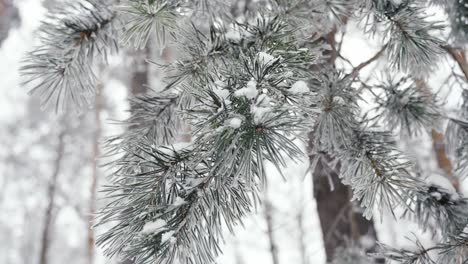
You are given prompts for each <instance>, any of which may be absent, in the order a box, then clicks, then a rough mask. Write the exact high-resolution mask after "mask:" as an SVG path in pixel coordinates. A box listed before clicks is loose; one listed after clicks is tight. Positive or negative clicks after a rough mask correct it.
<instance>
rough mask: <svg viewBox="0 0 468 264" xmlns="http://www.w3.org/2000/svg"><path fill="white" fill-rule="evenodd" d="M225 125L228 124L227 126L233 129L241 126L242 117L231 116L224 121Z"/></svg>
mask: <svg viewBox="0 0 468 264" xmlns="http://www.w3.org/2000/svg"><path fill="white" fill-rule="evenodd" d="M226 125H227V126H229V127H232V128H234V129H237V128H239V127H241V125H242V119H240V118H238V117H233V118H231V119H229V120H227V121H226Z"/></svg>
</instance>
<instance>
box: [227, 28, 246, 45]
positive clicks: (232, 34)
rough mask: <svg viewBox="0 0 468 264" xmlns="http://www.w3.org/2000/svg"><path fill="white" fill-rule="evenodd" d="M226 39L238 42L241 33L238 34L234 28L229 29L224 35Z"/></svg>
mask: <svg viewBox="0 0 468 264" xmlns="http://www.w3.org/2000/svg"><path fill="white" fill-rule="evenodd" d="M225 36H226V38H227V39H230V40H232V41H235V42H239V41H240V40H241V38H242V36H241V33H240V32H239V30H238V29H235V28H229V29H228V31H227V32H226V34H225Z"/></svg>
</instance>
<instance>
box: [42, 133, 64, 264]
mask: <svg viewBox="0 0 468 264" xmlns="http://www.w3.org/2000/svg"><path fill="white" fill-rule="evenodd" d="M64 137H65V131H64V130H63V131H61V132H60V134H59V136H58V144H57V151H56V152H57V157H56V159H55V162H54V168H53V172H52V176H51V178H50V180H49V185H48V191H47V197H48V205H47V208H46V211H45V214H44V226H43V229H42V236H41V245H40V251H39V264H47V263H48V260H47V254H48V249H49V245H50V229H51V225H52V219H53V211H54V206H55V193H56V192H55V189H56V187H57V179H58V175H59V173H60V167H61V166H62V160H63V152H64V147H65V142H64Z"/></svg>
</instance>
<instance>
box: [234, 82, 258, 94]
mask: <svg viewBox="0 0 468 264" xmlns="http://www.w3.org/2000/svg"><path fill="white" fill-rule="evenodd" d="M257 95H258V91H257V82H256V81H255V80H253V79H252V80H250V81H249V82H248V83H247V85H246V86H245V87H244V88H241V89H239V90H237V91H235V92H234V96H236V97H242V96H244V97H246V98H248V99H254V98H255V97H257Z"/></svg>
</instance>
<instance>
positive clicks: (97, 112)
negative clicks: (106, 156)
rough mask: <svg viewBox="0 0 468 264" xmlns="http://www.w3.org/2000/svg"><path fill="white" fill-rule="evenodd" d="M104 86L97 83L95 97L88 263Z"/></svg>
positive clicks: (90, 259)
mask: <svg viewBox="0 0 468 264" xmlns="http://www.w3.org/2000/svg"><path fill="white" fill-rule="evenodd" d="M103 88H104V86H103V84H102V83H101V82H100V83H98V84H97V93H96V97H95V104H94V123H95V127H94V138H93V160H92V167H93V172H92V175H91V186H90V197H89V214H88V228H87V232H88V234H87V242H86V249H87V252H86V253H87V254H86V256H87V260H88V264H93V263H94V248H95V245H94V244H95V235H94V229H93V225H94V213H95V212H96V198H97V197H96V192H97V187H98V181H99V162H98V160H99V155H100V154H99V153H100V152H99V142H100V138H101V132H102V127H101V111H102V109H103V106H104V105H103V103H104V102H103V95H102V92H103V91H102V90H103Z"/></svg>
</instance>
